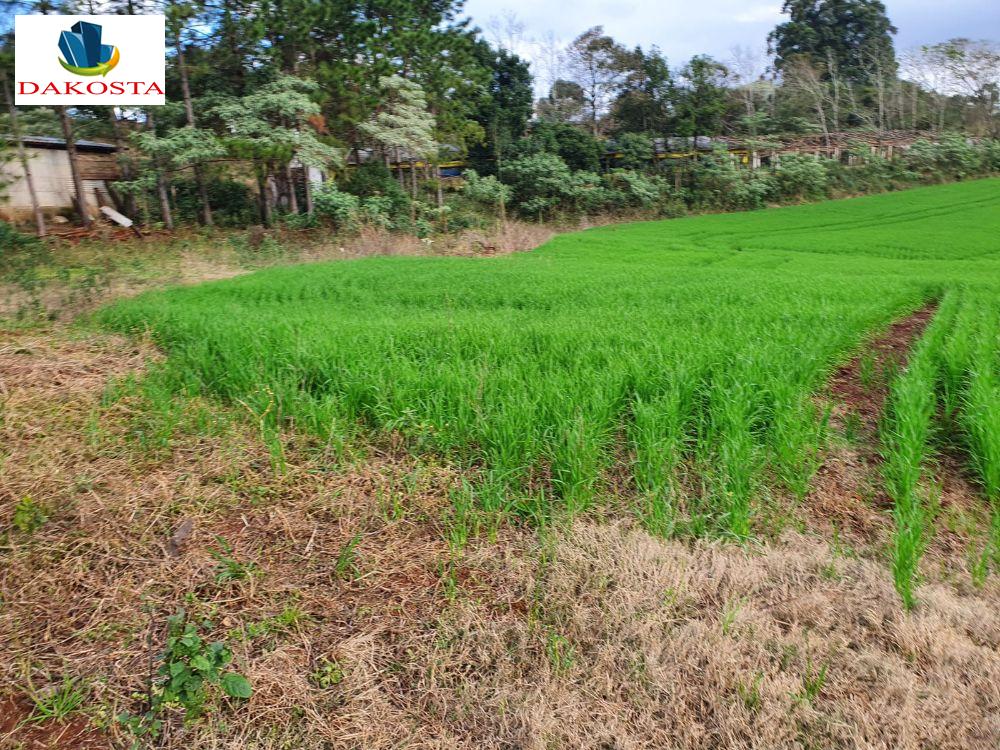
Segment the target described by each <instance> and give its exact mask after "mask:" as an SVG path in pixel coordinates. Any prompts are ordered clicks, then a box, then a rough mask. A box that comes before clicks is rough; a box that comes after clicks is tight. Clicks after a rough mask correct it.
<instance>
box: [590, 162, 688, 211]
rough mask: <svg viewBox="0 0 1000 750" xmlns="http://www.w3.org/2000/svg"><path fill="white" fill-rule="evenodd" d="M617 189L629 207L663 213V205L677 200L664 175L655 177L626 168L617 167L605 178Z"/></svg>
mask: <svg viewBox="0 0 1000 750" xmlns="http://www.w3.org/2000/svg"><path fill="white" fill-rule="evenodd" d="M604 180H605V182H606V183H607V184H608V185H609V186H610V187H612V188H613V189H615V190H617V191H618V192H619V193H620V194H621V196H622V199H623V205H624V206H626V207H628V208H635V209H640V210H643V211H655V212H656V213H657V214H660V215H662V214H663V213H664V212H663V207H665V206H668V205H669V204H670V203H671V202H672V201H674V200H676V198H675V196H674V194H673V188H671V186H670V183H668V182H667V181H666V180H665V179H663V178H662V177H654V176H650V175H645V174H641V173H640V172H633V171H630V170H625V169H616V170H614V171H613V172H611V173H610V174H608V175H606V176H605V178H604Z"/></svg>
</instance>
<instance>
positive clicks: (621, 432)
mask: <svg viewBox="0 0 1000 750" xmlns="http://www.w3.org/2000/svg"><path fill="white" fill-rule="evenodd" d="M528 158H529V159H531V160H535V159H541V160H542V161H543V166H544V167H545V168H546V169H547V168H549V167H550V166H552V165H550V164H544V162H546V161H548V160H552V159H554V157H551V156H545V157H528ZM560 165H561V167H560ZM554 168H555V169H560V168H561V169H563V170H564V171H563V172H562V178H563V180H564V181H565V182H566V183H567V184H568V185H569V186H570V188H571V189H573V190H576V189H577V187H576V186H575V185H574V181H573V179H572V176H571V175H570V174H569V171H568V169H566V168H565V165H564V164H562V163H561V162H558V161H557V162H556V164H555V165H554ZM533 169H534V168H532V170H528V169H525V170H524V172H525V174H524V181H525V184H526V185H528V186H529V187H530V188H531V189H537V186H538V183H539V181H541V182H543V183H545V182H546V181H547V180H548V179H549V178H550V175H548V174H547V173H546V172H544V171H542V172H541V174H535V173H534V172H533ZM587 179H588V181H589V180H590V179H592V178H587ZM557 182H558V181H557ZM601 182H602V181H601V180H600V179H598V180H597V184H596V185H593V184H592V185H590V186H589V187H588V190H590V191H594V192H598V191H600V190H603V191H604V192H609V188H607V187H606V186H604V185H602V184H601ZM513 187H515V200H516V197H517V190H519V189H521V183H520V182H518V183H517V184H516V185H514V186H513ZM548 189H549V190H551V191H552V192H555V191H556V190H563V189H564V188H563V187H559V186H558V185H553V186H552V187H551V188H548ZM998 195H1000V193H998V191H997V183H996V181H981V182H968V183H960V184H954V185H946V186H937V187H931V188H922V189H919V190H913V191H907V192H900V193H891V194H885V195H880V196H872V197H866V198H859V199H856V200H851V201H845V202H830V203H819V204H809V205H802V206H795V207H792V208H785V209H775V210H768V211H760V212H754V213H746V214H740V215H725V214H719V215H711V216H698V217H692V218H688V219H684V220H681V221H674V222H670V223H666V224H664V223H657V222H644V223H636V224H631V225H624V226H623V225H618V226H608V227H603V228H598V229H593V230H590V231H587V232H582V233H577V234H568V235H563V236H560V237H557V238H555V239H554V240H553V241H552V242H550V243H549V244H547V245H546V246H545V247H543V248H540V249H538V250H536V251H534V252H531V253H519V254H514V255H510V256H506V257H503V258H497V259H493V260H490V261H489V262H487V263H483V262H479V261H473V260H469V259H463V258H404V257H395V258H372V259H367V260H363V261H358V262H354V263H330V264H311V265H308V266H300V267H291V268H279V269H269V270H266V271H264V272H261V273H258V274H254V275H250V276H246V277H241V278H236V279H231V280H227V281H224V282H220V283H216V284H211V285H206V286H202V287H188V288H177V289H172V290H169V291H163V292H155V293H149V294H146V295H143V296H140V297H137V298H134V299H130V300H125V301H122V302H120V303H117V304H116V305H114V306H113V307H110V308H107V309H105V310H103V311H101V312H100V313H99V318H100V320H101V321H102V322H103V323H104V324H105V325H107V326H109V327H111V328H113V329H115V330H119V331H133V332H136V333H139V334H143V333H144V332H147V331H148V332H149V333H150V334H151V335H152V336H153V338H154V340H155V341H156V342H157V344H158V345H160V346H161V347H162V348H163V349H164V350H165V351H166V352H167V353H168V355H169V359H168V362H167V365H166V366H167V367H168V368H169V370H170V371H171V372H173V373H176V376H177V378H176V382H178V383H184V384H186V385H185V387H186V388H188V389H189V390H190V391H192V392H198V393H204V394H207V395H213V396H215V397H218V398H221V399H223V400H226V401H231V402H232V401H236V400H237V399H238V400H240V401H241V402H243V403H245V404H246V405H247V406H248V407H249V408H250V409H251V410H252V412H253V413H254V414H258V415H261V416H260V419H261V420H262V423H263V424H265V426H267V428H268V429H277V428H278V427H279V426H280V425H283V424H287V423H288V422H289V421H291V420H294V422H295V424H296V426H297V427H298V428H299V429H303V430H306V431H309V432H315V433H316V434H317V435H320V436H323V437H324V438H325V437H326V436H328V435H331V434H335V435H338V436H342V437H343V436H346V437H344V438H343V439H348V438H349V436H350V435H352V434H353V431H354V430H356V429H358V428H359V427H360V428H361V429H362V430H363V431H364V432H365V433H372V434H375V435H380V434H392V435H395V436H397V437H398V438H399V439H402V440H404V441H405V443H406V444H407V445H408V446H409V447H410V449H411V450H413V451H415V452H420V453H430V454H433V455H435V456H436V457H438V458H439V459H440V460H442V461H446V462H449V463H453V464H454V465H457V466H459V467H473V466H474V467H476V470H477V475H478V476H480V477H481V478H482V484H481V485H480V484H478V483H477V485H476V486H475V487H474V493H473V495H472V496H471V497H470V499H469V502H470V503H471V502H475V503H487V502H488V503H490V504H491V505H490V507H492V508H495V509H497V512H513V513H518V514H522V515H524V516H525V517H526V518H529V519H531V520H532V521H533V522H539V523H545V522H548V521H549V520H550V519H552V518H553V517H555V516H556V515H557V514H559V513H580V512H585V511H586V510H587V509H588V508H589V507H591V506H592V505H593V504H594V503H596V502H598V500H599V499H600V498H602V497H603V495H604V492H605V490H606V482H607V478H608V477H609V476H610V472H609V471H608V469H609V467H610V466H612V465H617V464H619V463H620V462H621V457H622V455H623V453H622V452H623V448H624V449H625V450H627V451H628V455H629V456H630V457H633V458H632V461H631V462H630V463H631V466H632V471H631V474H632V477H633V478H634V480H635V484H636V505H637V508H638V513H639V514H640V517H642V518H643V521H644V522H645V523H647V525H648V526H649V527H650V528H653V529H656V530H657V531H658V533H679V534H688V533H690V534H722V535H727V536H733V537H739V538H742V537H745V536H747V535H748V534H753V533H755V531H756V530H757V529H758V528H760V527H761V526H765V527H767V526H766V522H768V521H769V519H768V517H767V516H766V515H763V514H767V513H769V512H770V506H769V505H767V504H763V503H762V502H761V498H762V497H766V493H767V490H768V489H769V486H770V485H772V484H775V483H778V482H780V483H781V484H782V485H787V486H790V487H795V488H796V491H797V492H799V493H801V491H802V487H803V486H805V485H807V484H808V481H809V477H810V476H811V472H812V471H813V470H814V468H815V456H816V451H817V450H818V449H819V448H820V444H821V440H822V425H821V422H822V419H823V415H822V414H819V413H817V412H816V410H815V409H812V408H810V397H811V395H812V394H814V393H815V392H816V390H817V389H818V388H819V387H820V386H821V384H822V382H823V381H824V380H825V379H826V378H827V376H828V374H829V371H830V368H831V367H832V366H833V365H834V364H835V363H836V362H838V361H840V360H841V359H842V358H843V357H844V356H845V354H846V353H848V352H850V351H851V350H852V349H853V348H855V347H856V346H858V344H859V343H860V342H861V341H863V340H864V338H865V337H866V335H867V334H868V333H869V332H870V331H872V330H873V329H875V328H877V327H879V326H881V325H884V324H886V323H887V322H888V321H890V320H891V319H893V318H894V317H896V316H898V315H902V314H905V313H906V312H907V311H909V310H912V309H914V308H915V307H917V306H918V305H919V304H920V303H921V301H922V300H924V299H926V298H927V297H928V295H929V294H931V293H934V292H935V291H936V290H939V289H941V288H942V286H951V285H958V284H961V283H968V284H976V285H980V286H981V287H982V289H983V291H984V293H986V294H992V293H994V291H992V290H994V289H995V284H996V281H995V279H997V278H998V276H997V267H996V259H995V257H994V254H995V253H994V248H995V246H996V236H997V232H998V231H1000V225H998V222H1000V211H998V210H997V208H998V203H997V202H998V200H1000V198H998ZM543 197H546V196H543ZM572 200H574V201H575V200H576V198H572ZM831 226H836V227H837V231H836V232H833V231H830V227H831ZM957 228H961V231H957ZM265 386H266V387H265ZM963 392H964V391H963ZM919 393H920V391H919V389H916V394H917V395H919ZM962 398H963V397H961V396H960V397H959V398H958V400H957V401H958V403H959V404H961V403H963V402H962ZM984 398H985V397H984ZM895 403H898V404H899V405H900V413H901V414H908V413H911V412H912V413H914V414H916V415H917V416H919V415H922V414H924V413H925V411H923V410H922V409H923V407H921V409H918V410H916V411H915V412H913V411H912V410H909V411H908V410H907V408H904V406H903V405H904V403H909V401H908V400H899V401H897V402H895ZM921 403H922V402H921ZM960 408H961V407H960ZM977 413H978V412H977ZM918 421H919V420H918ZM906 424H909V422H907V423H906ZM906 434H909V433H906ZM623 437H624V439H625V441H626V444H625V445H624V446H623V444H622V438H623ZM905 455H906V456H909V459H908V460H910V462H911V463H912V459H913V457H914V456H917V455H918V454H917V453H913V452H910V453H906V454H905ZM907 481H908V480H907ZM910 486H911V485H910V484H906V485H901V489H902V493H901V496H903V497H905V496H907V494H908V493H909V487H910ZM647 514H648V517H647ZM762 516H763V517H762Z"/></svg>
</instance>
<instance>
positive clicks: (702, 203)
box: [690, 151, 774, 211]
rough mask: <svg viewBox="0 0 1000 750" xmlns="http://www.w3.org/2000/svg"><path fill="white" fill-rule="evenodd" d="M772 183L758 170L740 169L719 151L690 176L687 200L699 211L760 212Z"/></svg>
mask: <svg viewBox="0 0 1000 750" xmlns="http://www.w3.org/2000/svg"><path fill="white" fill-rule="evenodd" d="M773 192H774V179H773V177H771V175H769V174H767V173H766V172H762V171H760V170H757V171H751V170H748V169H741V168H740V167H739V165H738V164H737V163H736V160H735V159H734V158H733V157H732V156H730V155H729V154H728V153H726V152H724V151H722V152H718V153H715V154H713V155H712V156H710V157H704V158H701V159H699V160H698V162H697V164H696V165H695V167H694V169H693V170H692V176H691V188H690V200H691V202H692V205H694V207H696V208H699V209H702V210H709V211H711V210H716V211H718V210H720V209H721V210H726V211H749V210H753V209H756V208H763V207H764V204H765V203H766V201H767V199H768V198H769V197H770V196H771V195H772V193H773Z"/></svg>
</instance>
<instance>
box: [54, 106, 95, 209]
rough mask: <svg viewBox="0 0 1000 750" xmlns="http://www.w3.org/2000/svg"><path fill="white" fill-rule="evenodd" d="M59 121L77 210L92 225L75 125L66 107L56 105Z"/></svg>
mask: <svg viewBox="0 0 1000 750" xmlns="http://www.w3.org/2000/svg"><path fill="white" fill-rule="evenodd" d="M56 112H57V113H58V114H59V122H60V123H61V124H62V131H63V137H64V138H65V139H66V157H67V158H68V159H69V171H70V174H72V175H73V191H74V192H75V193H76V211H77V213H78V214H79V215H80V221H81V222H83V225H84V226H85V227H89V226H90V223H91V222H90V214H88V213H87V204H86V203H85V202H84V197H83V179H82V178H81V177H80V164H79V162H78V161H77V158H76V141H75V140H74V139H73V125H72V123H71V122H70V121H69V114H67V112H66V108H65V107H56Z"/></svg>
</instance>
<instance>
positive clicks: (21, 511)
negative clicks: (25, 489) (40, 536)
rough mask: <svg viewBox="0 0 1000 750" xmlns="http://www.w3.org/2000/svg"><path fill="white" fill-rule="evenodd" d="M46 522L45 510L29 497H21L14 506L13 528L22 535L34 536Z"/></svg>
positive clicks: (47, 518)
mask: <svg viewBox="0 0 1000 750" xmlns="http://www.w3.org/2000/svg"><path fill="white" fill-rule="evenodd" d="M48 520H49V517H48V515H47V514H46V512H45V509H44V508H42V506H41V505H39V503H38V502H37V501H36V500H34V499H32V497H31V496H30V495H25V496H24V497H22V498H21V499H20V500H18V501H17V504H16V505H15V506H14V519H13V521H14V528H15V529H17V530H18V531H20V532H21V533H22V534H34V533H35V532H36V531H38V530H39V529H40V528H41V527H42V526H44V525H45V522H46V521H48Z"/></svg>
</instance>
